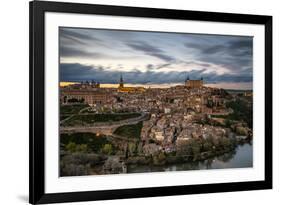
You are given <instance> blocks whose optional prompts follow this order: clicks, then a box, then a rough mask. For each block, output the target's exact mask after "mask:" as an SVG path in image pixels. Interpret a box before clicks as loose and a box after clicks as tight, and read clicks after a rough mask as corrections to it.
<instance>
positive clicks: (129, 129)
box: [114, 122, 142, 139]
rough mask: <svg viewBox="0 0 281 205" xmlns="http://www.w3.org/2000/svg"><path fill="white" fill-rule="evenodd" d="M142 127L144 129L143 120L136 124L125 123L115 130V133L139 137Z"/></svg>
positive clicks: (128, 136)
mask: <svg viewBox="0 0 281 205" xmlns="http://www.w3.org/2000/svg"><path fill="white" fill-rule="evenodd" d="M141 129H142V122H139V123H137V124H134V125H123V126H121V127H118V128H117V129H116V130H115V131H114V134H116V135H120V136H122V137H127V138H137V139H139V138H140V134H141Z"/></svg>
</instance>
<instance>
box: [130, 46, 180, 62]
mask: <svg viewBox="0 0 281 205" xmlns="http://www.w3.org/2000/svg"><path fill="white" fill-rule="evenodd" d="M127 45H128V46H129V47H131V48H133V49H135V50H138V51H142V52H144V53H146V54H147V55H151V56H154V57H156V58H159V59H161V60H164V61H167V62H170V61H173V60H175V59H174V58H173V57H172V56H168V55H166V54H165V52H164V51H163V50H161V49H159V48H157V47H153V46H151V45H149V44H147V43H145V42H133V43H128V44H127Z"/></svg>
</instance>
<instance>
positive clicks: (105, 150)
mask: <svg viewBox="0 0 281 205" xmlns="http://www.w3.org/2000/svg"><path fill="white" fill-rule="evenodd" d="M112 151H113V149H112V145H111V144H105V145H104V146H103V148H102V153H104V154H107V155H110V154H112Z"/></svg>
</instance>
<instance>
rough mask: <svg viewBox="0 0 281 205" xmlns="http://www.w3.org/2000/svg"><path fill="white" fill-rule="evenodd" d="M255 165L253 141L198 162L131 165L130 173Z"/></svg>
mask: <svg viewBox="0 0 281 205" xmlns="http://www.w3.org/2000/svg"><path fill="white" fill-rule="evenodd" d="M252 166H253V146H252V144H251V143H245V144H243V145H239V146H237V147H236V149H235V150H233V151H232V152H230V153H226V154H224V155H221V156H218V157H214V158H210V159H206V160H204V161H198V162H188V163H182V164H173V165H163V166H151V165H149V166H148V165H129V166H128V167H127V172H128V173H142V172H161V171H184V170H202V169H224V168H246V167H252Z"/></svg>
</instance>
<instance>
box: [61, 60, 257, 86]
mask: <svg viewBox="0 0 281 205" xmlns="http://www.w3.org/2000/svg"><path fill="white" fill-rule="evenodd" d="M206 70H207V69H201V70H191V71H189V72H177V71H171V72H166V73H164V72H160V73H158V72H154V71H146V72H141V71H139V70H137V69H134V70H132V71H130V72H126V73H122V75H123V78H124V81H125V82H126V83H137V84H141V83H143V84H146V83H154V84H155V83H183V82H184V81H185V79H186V77H187V76H189V77H190V78H194V79H197V78H198V76H200V77H203V78H204V80H205V81H208V82H209V83H216V82H251V78H252V76H251V75H243V76H240V75H233V74H224V75H217V74H216V73H205V71H206ZM120 74H121V72H119V71H113V70H111V69H110V68H108V67H107V68H104V67H102V66H85V65H81V64H77V63H76V64H61V65H60V81H71V82H80V81H85V80H95V81H97V82H100V83H118V82H119V77H120Z"/></svg>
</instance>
